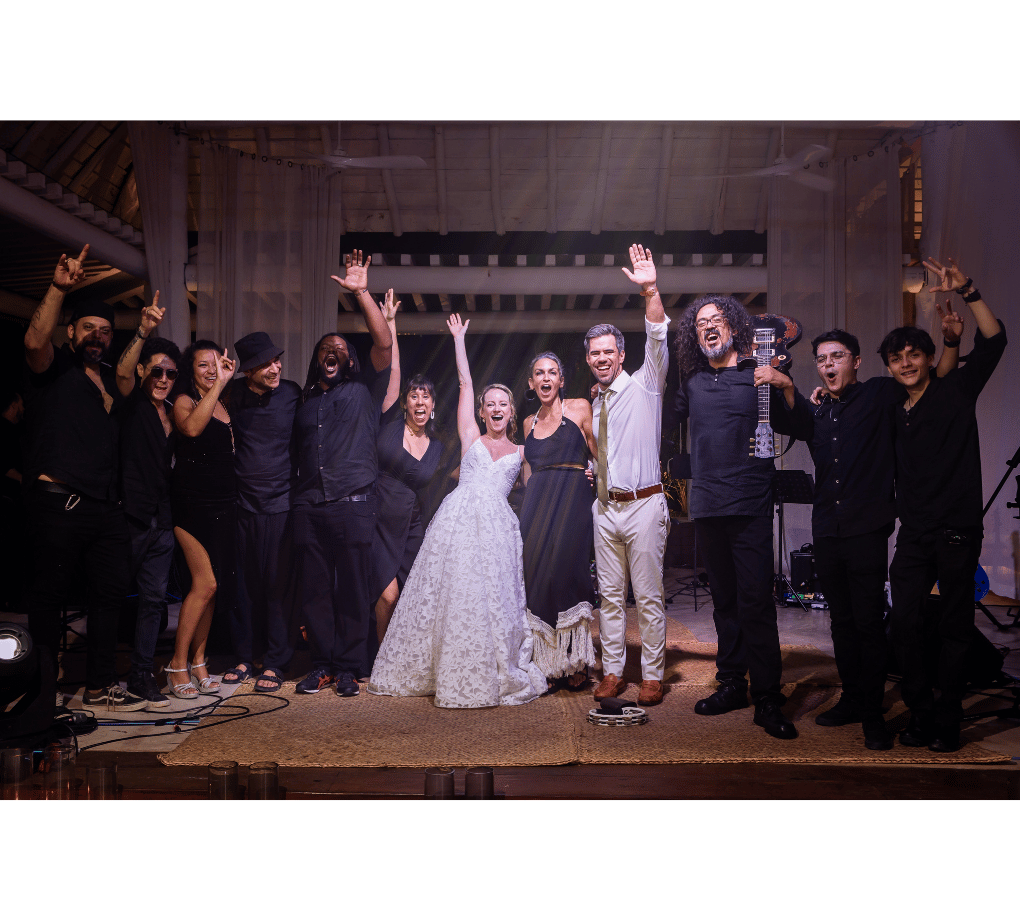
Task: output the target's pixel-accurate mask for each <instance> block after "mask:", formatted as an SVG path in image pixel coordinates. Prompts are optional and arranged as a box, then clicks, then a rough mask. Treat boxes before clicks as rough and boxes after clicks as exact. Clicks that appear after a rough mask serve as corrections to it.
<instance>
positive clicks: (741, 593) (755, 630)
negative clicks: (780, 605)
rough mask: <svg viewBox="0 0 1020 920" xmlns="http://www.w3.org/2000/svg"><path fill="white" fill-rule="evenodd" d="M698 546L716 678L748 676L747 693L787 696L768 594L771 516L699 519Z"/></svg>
mask: <svg viewBox="0 0 1020 920" xmlns="http://www.w3.org/2000/svg"><path fill="white" fill-rule="evenodd" d="M694 526H695V528H696V529H697V537H698V550H699V552H700V551H704V554H705V555H704V556H703V557H702V558H703V559H704V562H705V570H706V572H707V573H708V586H709V590H710V591H711V593H712V604H713V605H714V607H715V610H714V612H713V614H712V616H713V618H714V619H715V631H716V635H717V636H718V641H719V651H718V654H717V655H716V675H715V677H716V680H718V681H724V680H739V681H746V680H747V677H748V676H750V679H751V698H752V699H753V700H754V701H755V702H756V703H757V702H760V701H761V700H764V699H767V698H769V697H772V698H776V699H779V700H780V701H785V697H784V696H783V694H782V683H781V681H782V674H783V661H782V654H781V652H780V651H779V626H778V624H777V622H776V603H775V600H774V598H773V596H772V585H773V576H774V572H773V569H772V566H773V543H772V518H771V517H752V516H750V515H725V516H722V517H706V518H698V519H697V520H696V521H695V522H694Z"/></svg>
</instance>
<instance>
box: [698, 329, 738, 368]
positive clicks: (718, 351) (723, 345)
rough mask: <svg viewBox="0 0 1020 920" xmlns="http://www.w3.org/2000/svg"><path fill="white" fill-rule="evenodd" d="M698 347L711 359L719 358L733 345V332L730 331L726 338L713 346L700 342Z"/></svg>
mask: <svg viewBox="0 0 1020 920" xmlns="http://www.w3.org/2000/svg"><path fill="white" fill-rule="evenodd" d="M698 347H699V348H700V349H701V353H702V354H703V355H704V356H705V357H706V358H708V360H709V361H714V360H716V359H717V358H721V357H722V356H723V355H724V354H726V352H728V351H729V350H730V349H731V348H732V347H733V334H732V333H730V334H729V335H728V336H726V338H725V340H723V341H721V342H719V344H718V345H715V346H714V347H712V348H706V347H705V346H704V345H702V344H701V343H700V342H699V343H698Z"/></svg>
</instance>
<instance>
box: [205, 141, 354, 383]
mask: <svg viewBox="0 0 1020 920" xmlns="http://www.w3.org/2000/svg"><path fill="white" fill-rule="evenodd" d="M201 158H202V188H201V195H200V201H199V208H198V259H197V263H198V265H197V269H198V270H197V280H198V312H197V334H198V337H199V338H211V339H213V340H214V341H216V342H218V343H219V344H220V345H221V346H225V347H227V348H228V349H229V350H230V353H231V354H233V352H234V342H236V341H237V340H238V339H239V338H241V336H243V335H246V334H247V333H249V332H254V331H257V330H261V331H263V332H268V333H269V335H270V337H271V338H272V340H273V342H274V343H275V344H277V345H278V346H280V347H281V348H283V349H284V351H285V354H284V358H283V361H284V376H286V377H288V378H290V379H292V380H296V381H297V382H298V383H300V384H303V383H304V378H305V372H306V370H307V366H308V361H309V359H310V357H311V353H312V348H313V346H314V345H315V342H316V341H317V340H318V339H319V337H320V336H321V335H323V334H324V333H325V332H328V331H330V330H333V329H336V317H337V286H336V283H335V282H333V281H332V280H330V277H329V276H330V275H331V274H335V273H336V272H337V271H338V266H339V258H340V248H339V246H340V234H341V224H340V178H339V175H334V176H330V175H328V174H327V172H326V171H325V170H321V169H316V168H305V169H299V168H298V167H287V166H278V165H277V164H276V163H275V162H270V163H263V162H261V160H254V161H253V160H252V159H251V157H249V156H245V157H241V156H239V155H238V152H237V151H236V150H217V149H212V148H211V147H208V146H204V147H203V148H202V151H201Z"/></svg>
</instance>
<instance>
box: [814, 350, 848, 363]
mask: <svg viewBox="0 0 1020 920" xmlns="http://www.w3.org/2000/svg"><path fill="white" fill-rule="evenodd" d="M849 354H850V352H848V351H830V352H829V353H828V354H827V355H817V356H816V357H815V364H816V365H818V367H821V366H822V365H823V364H828V363H829V362H830V361H831V362H832V363H833V364H839V362H840V361H842V360H843V359H844V358H845V357H847V356H848V355H849Z"/></svg>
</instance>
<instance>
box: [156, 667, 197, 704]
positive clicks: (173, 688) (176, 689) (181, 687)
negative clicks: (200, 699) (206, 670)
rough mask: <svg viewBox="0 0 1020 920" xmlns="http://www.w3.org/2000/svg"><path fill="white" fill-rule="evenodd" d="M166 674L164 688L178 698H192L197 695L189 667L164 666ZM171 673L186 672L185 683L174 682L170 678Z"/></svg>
mask: <svg viewBox="0 0 1020 920" xmlns="http://www.w3.org/2000/svg"><path fill="white" fill-rule="evenodd" d="M163 671H164V673H165V674H166V688H167V690H169V691H170V693H172V694H173V695H174V696H176V697H177V699H179V700H193V699H194V698H195V697H196V696H198V689H197V688H196V687H195V685H194V684H193V683H192V682H191V668H171V667H169V666H165V667H164V668H163ZM171 674H187V675H188V682H187V683H186V684H175V683H174V682H173V680H172V679H171V678H170V675H171Z"/></svg>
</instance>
